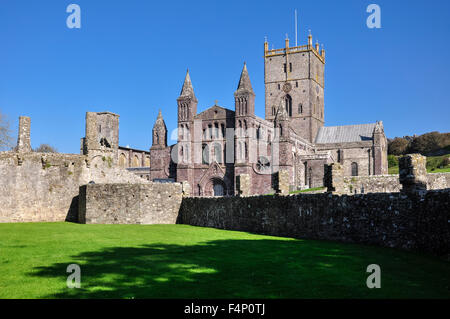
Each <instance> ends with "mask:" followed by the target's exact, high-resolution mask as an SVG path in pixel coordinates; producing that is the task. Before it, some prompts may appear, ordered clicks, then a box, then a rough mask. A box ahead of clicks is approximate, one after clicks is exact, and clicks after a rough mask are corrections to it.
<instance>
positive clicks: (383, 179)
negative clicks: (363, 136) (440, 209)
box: [324, 154, 450, 194]
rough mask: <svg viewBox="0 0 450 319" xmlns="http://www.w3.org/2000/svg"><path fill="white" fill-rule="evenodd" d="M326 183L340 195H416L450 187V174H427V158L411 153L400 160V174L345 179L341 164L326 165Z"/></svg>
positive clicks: (330, 189)
mask: <svg viewBox="0 0 450 319" xmlns="http://www.w3.org/2000/svg"><path fill="white" fill-rule="evenodd" d="M325 171H326V174H325V178H324V184H325V186H326V187H327V189H328V191H329V192H335V193H338V194H359V193H392V192H400V191H404V192H415V191H421V190H427V189H428V190H437V189H445V188H450V173H431V174H427V171H426V157H425V156H422V155H420V154H408V155H405V156H403V157H402V158H401V159H400V161H399V171H400V174H399V175H371V176H344V168H343V166H342V165H341V164H339V163H333V164H331V165H327V166H325Z"/></svg>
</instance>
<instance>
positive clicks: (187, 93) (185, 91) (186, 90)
mask: <svg viewBox="0 0 450 319" xmlns="http://www.w3.org/2000/svg"><path fill="white" fill-rule="evenodd" d="M180 96H183V97H192V98H194V99H195V94H194V88H193V87H192V82H191V77H190V76H189V69H187V71H186V77H185V78H184V83H183V88H182V89H181V93H180Z"/></svg>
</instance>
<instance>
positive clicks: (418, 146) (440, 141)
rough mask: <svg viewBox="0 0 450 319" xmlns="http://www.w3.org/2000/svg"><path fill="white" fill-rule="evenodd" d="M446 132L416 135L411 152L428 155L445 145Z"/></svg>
mask: <svg viewBox="0 0 450 319" xmlns="http://www.w3.org/2000/svg"><path fill="white" fill-rule="evenodd" d="M443 135H445V134H440V133H439V132H430V133H425V134H423V135H420V136H417V137H415V138H414V139H413V140H412V142H411V146H410V152H411V153H420V154H422V155H427V154H428V153H430V152H433V151H437V150H439V149H441V148H443V147H445V146H446V145H445V136H443Z"/></svg>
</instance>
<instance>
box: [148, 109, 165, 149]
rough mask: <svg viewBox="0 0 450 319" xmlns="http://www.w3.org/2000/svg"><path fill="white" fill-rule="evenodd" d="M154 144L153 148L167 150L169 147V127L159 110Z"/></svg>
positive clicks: (154, 131) (154, 126)
mask: <svg viewBox="0 0 450 319" xmlns="http://www.w3.org/2000/svg"><path fill="white" fill-rule="evenodd" d="M152 132H153V143H152V148H153V149H154V148H166V147H167V127H166V123H165V122H164V119H163V117H162V114H161V110H159V113H158V117H157V118H156V122H155V125H153V130H152Z"/></svg>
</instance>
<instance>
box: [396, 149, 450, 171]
mask: <svg viewBox="0 0 450 319" xmlns="http://www.w3.org/2000/svg"><path fill="white" fill-rule="evenodd" d="M389 156H390V157H392V159H391V160H390V161H389V167H388V173H389V174H398V160H397V158H398V156H394V155H389ZM447 157H450V154H447V155H442V156H428V157H427V172H428V173H449V172H450V165H446V166H445V165H444V164H443V160H444V159H445V158H447ZM394 158H395V159H394Z"/></svg>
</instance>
